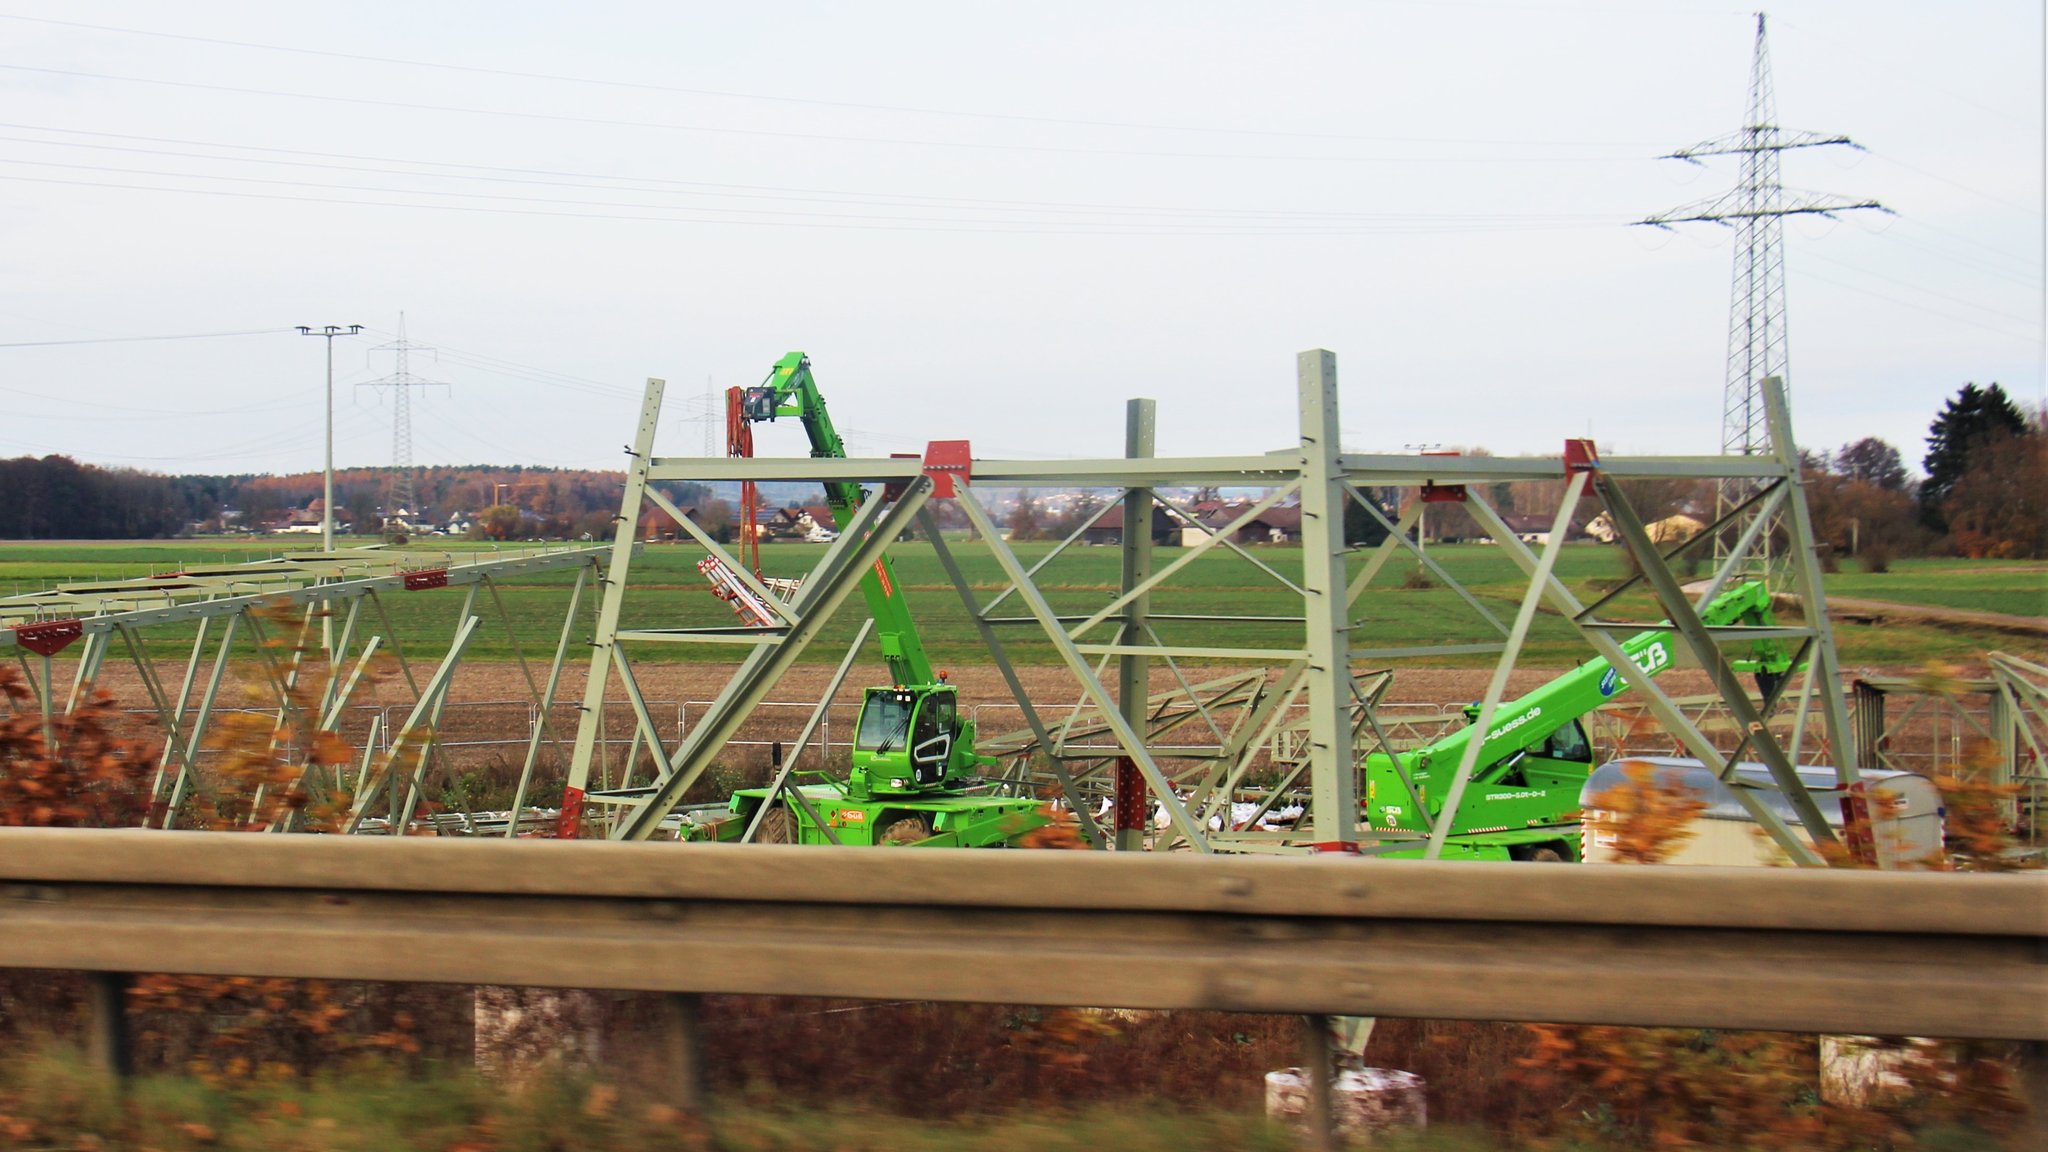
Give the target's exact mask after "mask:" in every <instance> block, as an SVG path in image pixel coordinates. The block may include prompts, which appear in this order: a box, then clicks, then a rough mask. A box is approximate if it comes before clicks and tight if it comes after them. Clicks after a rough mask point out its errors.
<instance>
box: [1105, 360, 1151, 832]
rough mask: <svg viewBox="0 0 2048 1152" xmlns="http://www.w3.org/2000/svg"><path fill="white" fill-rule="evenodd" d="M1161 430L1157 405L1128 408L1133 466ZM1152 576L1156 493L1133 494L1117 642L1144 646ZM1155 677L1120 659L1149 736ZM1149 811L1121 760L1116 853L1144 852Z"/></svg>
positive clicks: (1133, 718) (1132, 712) (1132, 660)
mask: <svg viewBox="0 0 2048 1152" xmlns="http://www.w3.org/2000/svg"><path fill="white" fill-rule="evenodd" d="M1158 426H1159V402H1158V401H1156V400H1143V399H1136V400H1131V401H1129V402H1127V403H1126V404H1125V405H1124V456H1125V457H1126V458H1128V459H1133V460H1136V459H1144V458H1147V457H1150V456H1151V455H1152V452H1153V442H1154V439H1155V437H1156V433H1157V431H1158ZM1151 575H1152V490H1151V489H1150V488H1129V489H1126V490H1125V492H1124V532H1123V581H1122V584H1121V589H1122V593H1123V595H1124V596H1126V597H1128V598H1129V602H1128V603H1126V604H1125V605H1124V613H1123V631H1122V634H1121V635H1120V636H1118V637H1117V643H1119V644H1139V643H1143V638H1144V635H1145V631H1146V627H1145V615H1146V612H1147V610H1148V609H1149V608H1150V606H1151V597H1150V596H1149V595H1145V594H1142V593H1141V594H1139V595H1135V596H1134V595H1132V594H1131V593H1132V591H1133V590H1134V589H1135V588H1137V587H1138V585H1139V584H1141V583H1143V582H1144V581H1145V580H1146V579H1148V578H1149V577H1150V576H1151ZM1151 672H1152V661H1151V660H1150V659H1149V658H1147V657H1145V656H1140V655H1138V654H1136V653H1134V652H1125V653H1124V654H1122V655H1120V656H1118V657H1117V659H1116V694H1117V702H1118V704H1120V705H1121V706H1122V708H1123V713H1124V720H1125V721H1127V722H1128V723H1129V724H1130V726H1131V727H1132V728H1133V729H1135V730H1137V731H1139V732H1143V731H1145V730H1146V720H1147V718H1148V713H1149V712H1150V708H1149V707H1148V705H1149V704H1150V701H1151V696H1152V692H1151V679H1152V676H1151ZM1145 809H1146V804H1145V778H1144V777H1143V776H1141V775H1139V774H1138V765H1137V762H1136V761H1134V760H1132V759H1131V758H1130V757H1128V756H1120V757H1118V758H1117V762H1116V848H1117V851H1119V852H1142V851H1144V850H1145Z"/></svg>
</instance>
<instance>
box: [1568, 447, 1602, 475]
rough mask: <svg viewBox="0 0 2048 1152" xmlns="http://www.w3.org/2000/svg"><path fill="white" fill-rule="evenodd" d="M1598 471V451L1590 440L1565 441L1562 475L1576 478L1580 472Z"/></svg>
mask: <svg viewBox="0 0 2048 1152" xmlns="http://www.w3.org/2000/svg"><path fill="white" fill-rule="evenodd" d="M1599 470H1600V449H1599V447H1598V446H1596V445H1595V444H1594V443H1593V442H1592V441H1591V440H1567V441H1565V442H1564V474H1565V475H1567V476H1576V475H1578V474H1579V473H1581V472H1598V471H1599Z"/></svg>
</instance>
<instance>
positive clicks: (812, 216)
mask: <svg viewBox="0 0 2048 1152" xmlns="http://www.w3.org/2000/svg"><path fill="white" fill-rule="evenodd" d="M0 164H15V165H22V166H26V167H35V168H57V169H63V170H65V171H71V172H97V173H105V174H110V175H121V176H157V177H168V178H171V179H178V180H215V181H221V182H225V183H233V184H261V185H267V186H272V187H285V188H312V189H320V190H326V191H343V192H365V193H370V194H373V195H389V196H430V197H436V198H441V199H448V200H484V201H490V202H494V203H513V204H542V205H560V206H566V207H577V208H625V209H658V210H667V211H672V212H689V213H697V214H706V215H712V216H716V217H721V218H722V217H725V216H769V217H792V218H795V219H799V220H881V221H903V220H908V221H920V222H931V223H939V224H996V225H1012V224H1037V223H1051V224H1055V225H1058V226H1061V227H1066V228H1071V229H1075V230H1077V231H1082V232H1087V231H1092V230H1094V229H1098V228H1131V229H1138V230H1139V232H1138V233H1137V234H1140V235H1145V234H1163V235H1170V234H1172V233H1174V232H1175V231H1177V230H1181V229H1183V228H1184V227H1185V226H1184V225H1182V224H1180V223H1179V222H1176V221H1160V222H1157V223H1152V222H1148V221H1143V220H1134V221H1125V220H1118V221H1105V222H1096V221H1088V220H1065V221H1034V220H1004V219H989V218H985V217H973V216H917V215H895V214H889V213H865V212H805V211H797V210H792V209H779V208H725V207H708V206H699V205H691V204H682V205H673V206H670V205H661V204H642V203H636V202H633V201H621V200H586V199H577V198H570V197H557V196H513V195H507V194H504V193H498V192H450V191H445V190H442V189H438V188H390V187H370V186H364V185H360V184H329V183H323V182H321V181H316V180H286V179H281V178H277V177H266V176H220V175H215V174H213V173H208V172H175V171H167V170H164V169H160V168H123V167H117V166H114V165H105V164H67V163H64V162H62V161H56V160H22V159H16V158H13V157H0ZM387 174H391V175H408V173H387ZM1378 219H1379V220H1380V221H1382V222H1384V223H1385V224H1388V225H1405V224H1408V223H1412V222H1421V223H1426V224H1427V223H1436V222H1439V221H1444V220H1456V221H1460V222H1464V223H1472V224H1478V223H1485V222H1518V221H1521V220H1530V221H1538V220H1547V221H1557V222H1578V223H1593V222H1596V221H1599V220H1603V219H1608V220H1611V219H1612V217H1596V216H1580V215H1556V216H1546V215H1540V214H1531V215H1528V216H1519V217H1518V216H1507V215H1490V214H1489V215H1471V216H1450V215H1441V214H1416V215H1412V216H1411V215H1405V214H1399V213H1389V214H1386V215H1384V216H1382V217H1379V218H1378ZM1305 223H1306V222H1304V223H1294V222H1290V221H1282V222H1274V223H1266V222H1263V221H1242V222H1240V221H1226V222H1223V223H1222V224H1220V225H1215V224H1212V225H1205V226H1207V227H1227V228H1231V229H1234V230H1235V231H1236V234H1242V235H1263V234H1266V233H1270V232H1285V231H1286V230H1287V229H1298V228H1301V227H1304V226H1305ZM1332 223H1333V224H1349V225H1350V226H1352V227H1363V226H1365V225H1366V220H1365V219H1360V220H1358V221H1356V222H1345V221H1336V222H1332Z"/></svg>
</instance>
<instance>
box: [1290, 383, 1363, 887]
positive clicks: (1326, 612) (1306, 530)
mask: <svg viewBox="0 0 2048 1152" xmlns="http://www.w3.org/2000/svg"><path fill="white" fill-rule="evenodd" d="M1296 368H1297V379H1296V384H1297V388H1298V393H1299V401H1300V406H1301V457H1300V459H1301V574H1302V581H1301V585H1302V591H1303V593H1304V595H1303V597H1302V614H1303V616H1304V617H1306V619H1307V623H1306V625H1305V628H1304V637H1303V638H1304V641H1305V643H1304V644H1303V645H1302V648H1303V651H1305V652H1306V653H1307V654H1308V669H1307V671H1306V672H1305V673H1304V674H1303V675H1304V680H1305V683H1306V684H1307V686H1308V762H1309V785H1310V788H1311V791H1312V793H1313V800H1312V802H1311V804H1310V806H1309V818H1310V820H1311V821H1313V826H1314V829H1315V839H1316V842H1317V843H1319V844H1327V845H1332V846H1336V847H1340V848H1348V847H1351V846H1353V845H1356V844H1357V843H1358V771H1357V765H1356V764H1355V763H1354V757H1353V756H1352V739H1351V724H1350V715H1351V707H1350V704H1351V692H1350V685H1351V619H1350V612H1349V610H1348V607H1347V596H1346V594H1345V593H1346V587H1345V581H1344V505H1345V502H1346V500H1347V499H1349V497H1348V495H1347V493H1346V491H1345V485H1344V469H1343V462H1342V461H1341V460H1340V459H1339V458H1338V451H1339V446H1338V443H1337V441H1338V437H1339V435H1340V433H1341V429H1342V428H1343V424H1342V422H1341V421H1340V420H1339V418H1338V413H1337V354H1336V353H1334V352H1331V351H1328V350H1327V349H1322V348H1315V349H1311V350H1309V351H1307V352H1303V353H1301V354H1300V355H1299V356H1298V357H1296Z"/></svg>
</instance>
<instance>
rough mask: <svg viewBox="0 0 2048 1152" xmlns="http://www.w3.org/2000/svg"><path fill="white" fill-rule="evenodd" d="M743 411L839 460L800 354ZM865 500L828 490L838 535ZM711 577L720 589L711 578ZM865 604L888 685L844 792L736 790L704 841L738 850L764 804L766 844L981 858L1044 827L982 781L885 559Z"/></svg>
mask: <svg viewBox="0 0 2048 1152" xmlns="http://www.w3.org/2000/svg"><path fill="white" fill-rule="evenodd" d="M739 401H740V403H739V410H738V417H739V418H740V419H742V420H744V421H746V422H747V423H748V424H754V423H761V422H766V421H773V420H776V419H778V418H780V417H785V416H793V417H796V418H797V419H798V420H800V421H802V423H803V427H804V433H805V434H806V435H807V436H808V437H809V439H810V444H811V455H812V456H813V457H820V458H830V459H843V458H845V456H846V446H845V444H844V442H843V441H841V439H840V437H839V433H838V431H837V430H835V429H834V428H833V427H832V417H831V415H830V414H829V413H827V412H826V410H825V399H824V397H823V396H821V395H819V393H818V384H817V381H816V380H815V379H813V378H812V376H811V362H810V358H809V357H807V356H805V355H804V354H803V353H801V352H791V353H790V354H789V355H787V356H784V357H783V358H782V359H780V360H778V361H776V362H775V367H774V369H773V370H771V371H770V372H769V374H768V378H767V379H766V380H764V381H763V382H762V383H761V384H760V385H758V386H756V387H753V388H747V389H744V390H743V391H742V392H741V394H740V397H739ZM865 497H866V493H865V492H864V491H863V490H862V488H861V487H860V485H858V484H855V483H853V482H851V481H831V482H828V483H826V485H825V503H826V505H827V506H828V507H830V508H831V509H832V514H833V516H834V518H835V519H837V520H838V522H839V523H840V524H846V523H849V522H850V521H851V520H852V517H853V512H854V510H855V509H856V508H857V507H858V506H859V505H860V503H861V501H862V500H863V499H864V498H865ZM700 567H701V565H700ZM707 575H711V576H712V579H713V582H714V585H717V584H718V583H719V578H718V575H717V574H716V573H711V572H707ZM861 593H862V595H863V597H864V598H865V599H866V601H867V609H868V614H869V615H870V616H872V617H873V618H874V621H875V637H876V639H877V640H878V641H879V643H880V646H881V652H882V659H883V661H884V663H886V664H887V665H888V668H889V683H887V684H884V685H879V686H877V687H873V688H869V689H867V690H866V691H865V692H864V693H863V694H862V698H861V706H860V719H859V722H858V723H857V724H856V725H855V727H854V738H853V764H852V770H851V771H850V772H849V773H848V774H847V778H846V779H845V780H843V781H841V780H836V779H832V778H830V777H828V776H826V775H825V774H823V773H815V772H813V773H805V774H804V776H805V778H806V779H807V780H809V781H810V782H808V783H801V784H792V785H791V786H790V787H791V788H792V789H794V790H798V791H800V792H801V794H802V798H803V800H804V803H796V804H792V803H788V802H786V801H785V800H784V799H783V798H782V797H781V796H780V795H770V790H769V789H766V788H745V789H740V790H738V791H736V792H734V793H733V797H732V801H731V816H730V817H729V818H727V819H724V820H720V821H717V822H715V823H712V824H710V825H709V826H708V830H709V831H710V833H711V835H710V836H709V837H708V838H713V839H718V840H735V839H739V838H740V837H741V836H742V835H743V834H744V831H745V828H746V826H747V825H748V824H749V823H750V822H751V821H752V820H753V818H754V816H755V813H756V810H757V809H760V808H761V807H762V806H764V805H766V806H767V807H768V811H767V812H766V813H765V814H763V816H762V819H761V825H760V829H759V831H758V832H757V833H756V834H755V839H756V840H758V841H761V842H764V843H801V844H828V843H839V844H915V845H920V846H924V847H952V848H977V847H985V846H990V845H996V844H1004V843H1008V842H1010V841H1012V840H1015V839H1016V838H1018V837H1019V836H1022V835H1023V834H1025V833H1027V832H1030V831H1031V830H1033V829H1035V828H1040V827H1043V826H1044V825H1045V824H1047V823H1049V822H1050V818H1049V817H1048V816H1047V815H1045V814H1044V813H1043V812H1042V811H1041V808H1042V805H1041V804H1040V802H1039V801H1038V800H1037V799H1035V798H1033V797H1030V796H1006V795H997V794H995V792H994V791H993V789H992V787H991V786H990V785H989V784H987V783H986V782H985V781H983V779H982V775H981V774H982V771H983V770H984V769H986V768H990V767H994V766H995V765H996V763H997V761H995V760H994V759H992V758H990V757H986V756H981V755H978V754H977V753H976V752H975V748H974V721H973V720H972V719H971V718H970V717H968V716H967V715H965V714H964V713H963V712H962V710H961V708H960V703H959V690H958V689H956V688H955V687H954V686H953V685H951V684H948V683H947V682H946V676H945V673H943V672H940V671H938V670H936V669H935V668H933V667H932V662H931V659H930V657H928V656H926V655H925V650H924V642H923V640H922V639H920V638H919V636H918V632H917V624H916V622H915V621H914V620H913V619H912V618H911V615H910V606H909V604H908V603H906V601H905V596H904V589H903V586H902V584H901V583H899V582H898V581H897V579H896V571H895V566H894V565H893V564H892V563H891V562H890V559H889V557H888V556H887V555H886V554H885V555H884V556H883V557H882V558H881V559H880V560H878V561H876V562H875V565H874V567H873V568H872V569H870V570H869V571H868V572H867V573H866V574H865V575H864V576H863V577H862V579H861ZM814 814H815V818H814Z"/></svg>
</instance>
